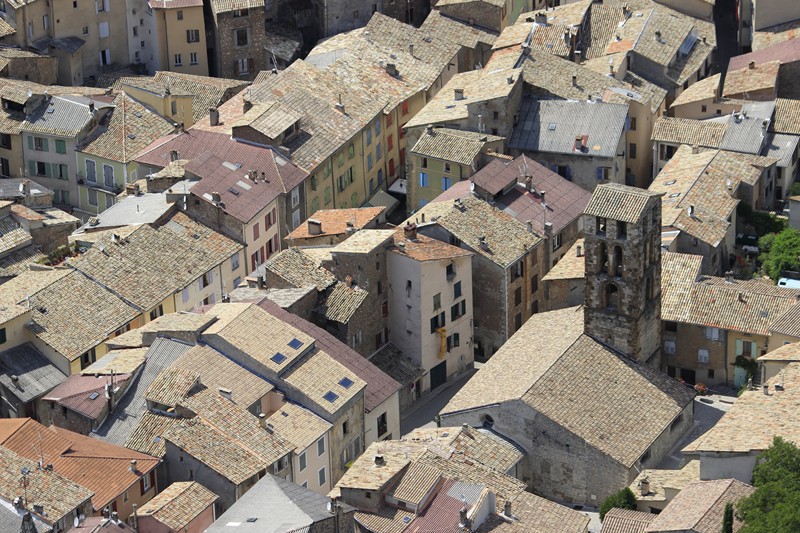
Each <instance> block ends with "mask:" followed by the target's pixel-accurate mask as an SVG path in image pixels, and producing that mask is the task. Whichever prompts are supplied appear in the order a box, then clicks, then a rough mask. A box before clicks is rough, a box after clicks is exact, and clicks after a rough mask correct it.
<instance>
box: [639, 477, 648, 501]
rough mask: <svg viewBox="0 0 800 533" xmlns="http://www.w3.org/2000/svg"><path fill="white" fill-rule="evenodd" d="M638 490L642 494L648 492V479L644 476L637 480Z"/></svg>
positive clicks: (644, 494)
mask: <svg viewBox="0 0 800 533" xmlns="http://www.w3.org/2000/svg"><path fill="white" fill-rule="evenodd" d="M639 492H641V493H642V496H647V495H648V494H650V480H649V479H647V478H646V477H645V478H642V480H641V481H640V482H639Z"/></svg>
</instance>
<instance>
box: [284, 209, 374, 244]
mask: <svg viewBox="0 0 800 533" xmlns="http://www.w3.org/2000/svg"><path fill="white" fill-rule="evenodd" d="M383 211H384V208H383V207H360V208H354V209H320V210H319V211H317V212H315V213H314V214H312V215H311V217H310V218H311V219H313V220H316V221H318V222H319V223H320V224H321V226H322V227H321V230H320V233H314V234H312V233H310V232H309V226H310V224H309V223H303V224H300V225H299V226H297V228H295V230H294V231H292V232H291V233H290V234H289V235H287V236H286V238H287V239H288V241H289V242H294V243H295V244H300V245H302V240H301V241H300V242H299V243H298V242H295V239H308V238H311V239H314V238H317V237H325V236H329V235H344V234H346V233H347V231H348V229H349V228H353V229H354V230H359V229H361V228H363V227H365V226H368V225H372V224H374V223H375V222H376V220H377V219H378V218H379V217H380V215H381V213H383Z"/></svg>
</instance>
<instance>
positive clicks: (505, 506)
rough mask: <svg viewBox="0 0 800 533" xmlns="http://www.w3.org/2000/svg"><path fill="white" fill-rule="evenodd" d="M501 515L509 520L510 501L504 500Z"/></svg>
mask: <svg viewBox="0 0 800 533" xmlns="http://www.w3.org/2000/svg"><path fill="white" fill-rule="evenodd" d="M503 514H504V515H506V516H507V517H508V518H511V500H506V501H505V503H504V504H503Z"/></svg>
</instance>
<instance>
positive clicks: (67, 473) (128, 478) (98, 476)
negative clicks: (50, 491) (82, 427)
mask: <svg viewBox="0 0 800 533" xmlns="http://www.w3.org/2000/svg"><path fill="white" fill-rule="evenodd" d="M9 424H10V425H12V427H11V428H8V425H9ZM7 428H8V429H10V431H7ZM0 433H1V434H2V446H3V448H5V449H8V450H11V451H14V452H15V453H17V454H19V455H21V456H23V457H26V458H28V459H30V460H31V461H34V460H37V459H39V458H40V457H41V455H40V454H42V453H44V454H46V455H47V462H48V463H50V464H52V465H53V471H54V472H56V473H58V474H60V475H61V476H64V477H65V478H67V479H71V480H73V481H74V482H75V483H77V484H79V485H81V486H82V487H86V489H88V490H89V491H91V492H92V493H93V496H92V506H93V507H94V508H95V509H102V508H103V507H105V506H106V505H108V504H110V503H111V501H112V500H114V499H116V498H117V496H119V495H121V494H122V493H123V492H124V491H125V490H127V489H128V488H129V487H130V486H131V485H133V484H135V483H137V482H138V481H139V479H140V478H141V477H142V476H144V475H147V474H148V473H149V472H150V471H152V470H153V469H155V467H156V466H157V465H158V463H159V460H158V459H156V458H154V457H150V456H148V455H145V454H142V453H139V452H135V451H132V450H129V449H127V448H123V447H121V446H115V445H113V444H107V443H104V442H100V441H98V440H96V439H93V438H91V437H88V436H85V435H81V434H79V433H73V432H71V431H67V430H65V429H61V428H57V427H55V426H50V427H49V428H46V427H45V426H43V425H41V424H40V423H38V422H36V421H34V420H31V419H29V418H28V419H24V422H23V423H22V424H21V425H20V424H18V422H17V421H14V420H6V421H0ZM32 442H39V443H40V444H39V445H38V447H32V446H31V443H32ZM37 448H38V450H37ZM131 460H136V471H135V472H132V471H131ZM48 503H51V504H53V502H48Z"/></svg>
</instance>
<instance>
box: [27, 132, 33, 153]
mask: <svg viewBox="0 0 800 533" xmlns="http://www.w3.org/2000/svg"><path fill="white" fill-rule="evenodd" d="M28 149H30V150H33V135H28Z"/></svg>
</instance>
